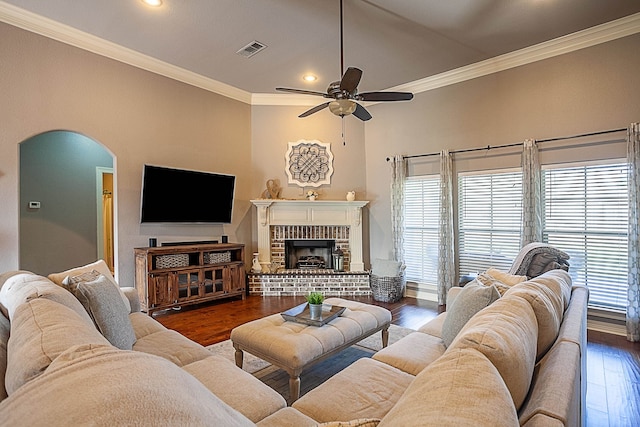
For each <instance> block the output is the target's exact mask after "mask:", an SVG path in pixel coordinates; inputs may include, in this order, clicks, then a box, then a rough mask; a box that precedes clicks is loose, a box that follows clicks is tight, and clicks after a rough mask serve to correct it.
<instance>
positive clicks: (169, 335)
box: [133, 329, 211, 366]
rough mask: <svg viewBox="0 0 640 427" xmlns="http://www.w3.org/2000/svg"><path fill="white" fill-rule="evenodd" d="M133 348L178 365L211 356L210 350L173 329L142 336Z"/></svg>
mask: <svg viewBox="0 0 640 427" xmlns="http://www.w3.org/2000/svg"><path fill="white" fill-rule="evenodd" d="M133 349H134V350H135V351H141V352H143V353H149V354H154V355H156V356H160V357H162V358H164V359H167V360H170V361H171V362H173V363H175V364H176V365H178V366H184V365H188V364H189V363H193V362H197V361H198V360H202V359H204V358H206V357H209V356H211V352H210V351H209V350H207V349H206V348H204V347H203V346H201V345H200V344H198V343H196V342H193V341H191V340H190V339H189V338H187V337H185V336H184V335H180V334H179V333H178V332H176V331H173V330H171V329H166V330H164V331H159V332H156V333H153V334H149V335H146V336H145V337H143V338H140V339H139V340H137V341H136V343H135V344H134V345H133Z"/></svg>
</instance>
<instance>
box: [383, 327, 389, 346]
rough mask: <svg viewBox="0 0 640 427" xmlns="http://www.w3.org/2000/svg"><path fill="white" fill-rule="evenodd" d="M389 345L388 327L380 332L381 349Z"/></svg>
mask: <svg viewBox="0 0 640 427" xmlns="http://www.w3.org/2000/svg"><path fill="white" fill-rule="evenodd" d="M387 344H389V325H387V327H386V328H384V329H383V330H382V348H384V347H386V346H387Z"/></svg>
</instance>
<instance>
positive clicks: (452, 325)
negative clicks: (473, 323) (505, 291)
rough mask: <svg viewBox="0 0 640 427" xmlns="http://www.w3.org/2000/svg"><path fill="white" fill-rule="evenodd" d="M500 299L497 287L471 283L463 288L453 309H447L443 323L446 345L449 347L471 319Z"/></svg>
mask: <svg viewBox="0 0 640 427" xmlns="http://www.w3.org/2000/svg"><path fill="white" fill-rule="evenodd" d="M498 298H500V293H499V292H498V290H497V289H496V287H495V286H482V285H478V284H477V283H475V282H470V283H469V284H467V285H466V286H465V287H464V288H462V291H460V293H459V294H458V296H457V297H456V299H455V300H454V301H453V303H452V304H451V307H447V316H446V317H445V318H444V322H442V341H444V345H445V346H446V347H449V346H450V345H451V343H452V342H453V340H454V339H455V337H456V335H458V332H460V330H461V329H462V328H463V327H464V325H466V324H467V322H468V321H469V319H471V318H472V317H473V316H474V315H475V314H476V313H477V312H479V311H480V310H482V309H483V308H485V307H487V306H489V305H490V304H491V303H492V302H494V301H495V300H497V299H498Z"/></svg>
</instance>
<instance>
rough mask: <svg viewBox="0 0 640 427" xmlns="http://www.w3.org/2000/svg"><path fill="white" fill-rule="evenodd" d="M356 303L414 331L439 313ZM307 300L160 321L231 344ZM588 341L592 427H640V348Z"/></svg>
mask: <svg viewBox="0 0 640 427" xmlns="http://www.w3.org/2000/svg"><path fill="white" fill-rule="evenodd" d="M351 299H355V300H357V301H362V302H364V303H367V304H376V305H380V306H382V307H385V308H387V309H388V310H390V311H391V314H392V323H393V324H395V325H398V326H403V327H406V328H411V329H418V328H419V327H420V326H422V325H423V324H425V323H426V322H428V321H429V320H431V319H433V318H434V317H436V316H437V315H438V312H439V308H438V305H437V304H436V303H433V302H429V301H423V300H417V299H415V298H403V299H402V300H401V301H399V302H397V303H381V302H377V301H374V300H373V298H371V297H358V298H351ZM304 301H305V300H304V297H302V296H300V297H268V298H262V297H258V296H249V297H247V298H246V299H245V300H241V299H240V298H238V299H234V300H223V301H214V302H210V303H205V304H200V305H195V306H189V307H184V308H183V309H181V310H177V311H176V310H168V311H161V312H157V313H156V314H154V318H155V319H156V320H158V321H159V322H160V323H162V324H163V325H164V326H166V327H167V328H170V329H175V330H176V331H178V332H180V333H181V334H183V335H185V336H187V337H188V338H190V339H192V340H193V341H196V342H198V343H200V344H202V345H205V346H207V345H211V344H215V343H218V342H221V341H224V340H227V339H229V335H230V334H231V330H232V329H233V328H235V327H236V326H238V325H241V324H243V323H246V322H249V321H251V320H255V319H259V318H261V317H264V316H267V315H270V314H274V313H280V312H282V311H284V310H287V309H289V308H291V307H293V306H295V305H297V304H301V303H303V302H304ZM587 337H588V338H587V339H588V344H587V426H590V427H591V426H593V427H608V426H611V427H613V426H640V343H630V342H628V341H627V340H626V339H625V338H624V337H621V336H616V335H611V334H606V333H602V332H595V331H589V332H588V334H587Z"/></svg>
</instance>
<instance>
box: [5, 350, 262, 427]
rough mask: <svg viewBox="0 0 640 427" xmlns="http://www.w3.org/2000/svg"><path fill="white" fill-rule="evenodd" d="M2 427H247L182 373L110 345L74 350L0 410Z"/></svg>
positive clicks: (160, 361) (158, 360) (246, 422)
mask: <svg viewBox="0 0 640 427" xmlns="http://www.w3.org/2000/svg"><path fill="white" fill-rule="evenodd" d="M0 419H2V420H3V423H4V424H6V425H16V426H17V425H24V426H36V425H37V426H45V425H46V426H85V425H92V426H109V427H110V426H118V425H148V426H161V425H163V426H214V425H215V426H253V425H254V424H253V423H252V422H251V421H250V420H248V419H247V418H246V417H244V416H243V415H241V414H240V413H238V412H237V411H236V410H234V409H233V408H231V407H229V406H228V405H226V404H225V403H223V402H222V401H221V400H220V399H218V398H217V397H216V396H215V395H213V394H212V393H211V392H209V390H207V389H206V387H205V386H204V385H202V383H200V382H199V381H198V380H197V379H195V378H194V377H192V376H191V375H189V374H187V373H186V372H184V371H183V370H182V369H180V368H178V367H177V366H175V365H173V364H172V363H169V362H167V361H166V360H163V359H161V358H158V357H154V356H151V355H147V354H144V353H139V352H135V351H122V350H118V349H116V348H115V347H112V346H108V347H98V348H91V346H79V347H74V348H70V349H69V351H67V352H65V353H64V354H61V355H60V357H58V359H56V360H55V361H54V362H53V363H52V364H51V365H50V366H49V368H48V369H47V370H46V371H45V373H44V374H42V375H41V376H40V377H38V378H36V379H34V380H32V381H30V382H29V383H27V384H25V385H24V386H23V387H21V388H20V389H19V390H17V391H16V392H15V393H14V394H12V395H11V396H9V397H8V398H7V399H6V400H5V401H3V402H2V405H0Z"/></svg>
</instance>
